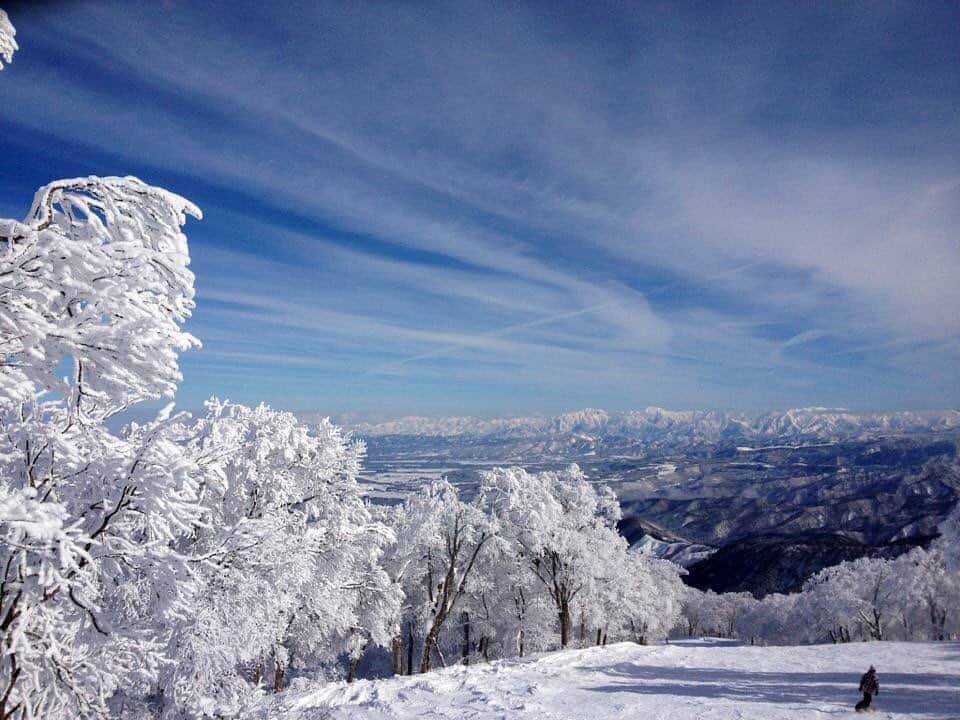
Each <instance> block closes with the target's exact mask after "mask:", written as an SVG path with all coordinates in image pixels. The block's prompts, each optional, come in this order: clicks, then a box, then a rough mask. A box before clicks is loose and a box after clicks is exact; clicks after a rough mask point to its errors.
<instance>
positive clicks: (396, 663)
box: [390, 635, 403, 675]
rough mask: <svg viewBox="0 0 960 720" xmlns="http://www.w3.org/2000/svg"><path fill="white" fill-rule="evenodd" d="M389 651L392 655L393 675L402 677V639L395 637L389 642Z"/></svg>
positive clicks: (398, 636)
mask: <svg viewBox="0 0 960 720" xmlns="http://www.w3.org/2000/svg"><path fill="white" fill-rule="evenodd" d="M390 650H391V651H392V653H393V674H394V675H403V637H402V636H401V635H397V636H395V637H394V638H393V640H392V641H391V642H390Z"/></svg>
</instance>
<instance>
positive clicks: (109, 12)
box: [0, 1, 960, 412]
mask: <svg viewBox="0 0 960 720" xmlns="http://www.w3.org/2000/svg"><path fill="white" fill-rule="evenodd" d="M223 10H224V8H218V7H214V6H207V5H204V6H199V5H198V4H192V3H186V2H176V1H170V2H166V3H159V4H154V5H144V6H137V7H132V6H130V5H129V4H123V3H89V4H85V5H83V6H79V5H78V6H76V7H74V6H69V7H66V6H64V7H59V8H58V9H57V11H56V13H54V12H53V11H52V10H50V9H44V8H42V7H37V8H35V9H33V8H30V9H28V8H23V9H22V11H21V13H22V14H21V17H20V19H19V20H17V19H16V18H15V21H17V24H18V28H19V29H20V35H19V36H18V37H21V38H22V39H23V42H22V43H21V44H22V49H21V53H20V55H19V56H18V58H17V60H18V62H17V66H16V67H15V68H13V69H15V70H16V72H11V73H9V74H7V73H5V76H4V78H3V92H4V97H5V98H7V101H6V102H4V103H3V104H2V106H0V124H3V131H4V133H3V134H4V137H5V138H6V140H5V141H0V142H4V143H6V144H9V146H10V148H11V150H10V152H14V153H15V154H16V157H17V158H18V161H19V162H22V163H24V165H25V167H27V168H28V169H29V170H30V171H31V172H27V173H24V174H23V179H22V180H20V179H19V178H18V179H16V180H11V179H7V180H6V182H4V183H3V184H2V185H0V203H2V207H11V206H12V205H13V204H14V202H15V201H16V198H15V197H14V196H13V194H14V193H16V194H17V195H18V196H20V197H22V198H23V200H22V202H24V203H25V202H26V199H27V198H28V197H29V194H30V192H32V190H33V187H32V185H33V184H37V182H36V180H32V181H31V182H28V181H27V180H28V178H32V177H39V176H40V174H41V171H47V170H48V169H49V167H50V166H51V165H55V163H54V161H53V159H55V158H57V157H58V156H59V157H60V158H62V159H64V160H65V161H68V162H67V164H71V163H72V164H73V165H74V166H75V165H79V166H81V167H87V166H89V167H90V171H91V172H92V171H98V172H99V171H100V168H101V167H103V166H105V165H108V166H110V167H111V171H113V172H125V171H126V168H127V166H133V167H134V168H138V170H137V171H138V172H142V173H144V174H146V175H147V178H146V179H148V180H150V179H151V177H150V175H151V174H152V175H155V176H156V177H157V178H158V180H164V181H167V180H169V181H172V182H173V183H174V184H175V185H176V187H174V188H173V189H175V190H178V191H181V192H188V193H189V191H190V190H196V192H194V193H190V194H191V196H192V197H193V199H195V200H198V201H200V202H201V203H202V204H203V205H204V209H205V211H206V220H205V221H204V223H202V224H199V225H192V226H191V227H190V228H189V232H190V235H191V239H192V243H193V249H194V256H195V268H196V270H197V273H198V287H199V290H200V295H199V299H200V306H199V308H198V311H197V314H196V317H195V320H194V325H195V332H197V334H199V335H200V336H201V337H204V338H206V348H205V350H203V351H201V352H199V353H196V354H195V355H194V356H193V357H188V358H187V359H186V368H187V381H186V383H185V385H184V393H185V396H186V398H187V401H188V402H195V401H196V399H197V398H198V397H199V396H200V394H201V393H202V392H205V391H207V390H209V391H216V392H219V393H221V394H231V393H232V394H234V396H237V399H243V400H251V399H255V398H258V397H261V396H263V397H265V398H266V399H269V400H272V401H273V402H275V403H276V404H279V405H288V406H295V407H298V408H301V409H310V408H313V407H316V406H321V405H324V404H325V403H331V404H333V405H334V406H335V407H332V408H331V410H333V411H345V410H354V409H358V408H359V409H363V408H366V407H369V406H371V405H376V404H377V403H379V404H381V405H382V404H386V405H388V406H390V407H393V408H395V409H396V410H397V411H398V412H429V411H431V410H440V411H448V410H450V409H459V408H462V409H464V411H471V412H475V411H482V410H489V411H501V410H502V411H507V412H515V411H526V410H554V409H560V408H564V407H571V406H572V405H573V404H575V403H579V402H580V401H581V400H585V401H586V402H588V403H589V404H594V405H608V406H612V407H623V406H628V405H645V404H648V403H659V404H665V405H685V406H714V407H715V406H723V407H749V408H757V407H771V406H775V405H783V404H797V403H810V404H826V405H841V404H842V405H846V406H851V407H877V406H911V405H912V406H929V405H931V404H933V403H937V404H942V403H944V402H948V403H953V404H955V403H957V402H960V396H957V397H947V396H945V395H944V392H943V389H944V387H954V388H955V387H960V383H958V382H957V380H960V378H958V376H957V372H958V371H957V369H956V367H957V363H956V362H955V361H956V360H958V359H960V357H958V350H957V338H958V337H960V320H958V317H960V316H958V314H957V313H956V311H955V309H956V308H957V307H960V289H958V288H960V283H958V280H960V249H958V245H957V240H956V237H957V235H956V231H955V228H956V226H957V224H956V221H957V219H958V214H960V213H958V210H960V184H958V180H957V178H958V177H960V165H958V163H957V161H956V158H957V157H960V153H958V152H956V151H957V150H960V130H958V128H957V126H956V123H955V122H954V120H953V119H954V118H955V111H956V109H957V104H958V99H960V86H958V80H957V76H956V73H954V72H951V70H950V66H949V59H950V58H951V57H955V52H956V50H957V47H958V45H957V40H956V38H955V37H953V34H951V33H949V32H947V31H946V29H945V28H946V27H947V26H948V25H949V23H948V22H945V21H946V20H949V18H945V17H938V16H937V15H936V13H935V12H933V11H932V10H925V9H923V8H915V7H914V8H911V7H905V6H889V7H883V8H880V7H876V8H871V9H870V10H869V11H865V10H863V9H862V8H861V9H859V10H855V9H853V8H848V7H842V6H838V7H834V8H825V7H820V8H813V7H811V8H803V7H799V6H794V5H783V6H776V7H774V6H770V7H766V8H754V9H752V10H750V11H747V10H745V9H730V8H727V9H719V8H702V7H701V8H699V9H698V10H697V11H696V12H695V11H694V10H693V9H692V8H686V7H683V6H677V5H674V4H669V5H662V6H660V5H648V6H646V7H644V8H643V9H640V8H637V9H630V8H622V7H602V6H595V7H591V8H590V9H587V10H584V9H582V8H581V9H575V8H561V7H559V6H558V7H557V8H556V9H555V10H554V11H549V12H548V11H547V10H546V9H544V8H541V7H537V6H534V5H530V6H514V7H497V6H491V5H488V4H480V3H478V4H460V5H458V6H456V7H453V6H449V7H444V6H416V7H414V6H396V5H395V6H382V5H377V6H375V5H369V6H359V7H357V6H351V7H349V8H347V7H346V6H338V5H334V4H327V5H323V6H321V7H317V6H315V4H311V3H304V4H294V5H288V6H285V7H284V8H275V7H267V6H262V5H259V4H254V3H250V4H245V3H239V4H236V5H231V8H230V12H224V11H223ZM940 10H943V9H942V8H941V9H940ZM940 10H938V12H939V11H940ZM945 12H948V14H951V15H952V14H953V13H952V11H948V10H945ZM582 13H587V15H588V17H582V16H581V14H582ZM211 28H216V30H215V31H211ZM54 30H56V35H55V37H56V40H55V41H54V40H52V39H51V38H52V37H54V35H53V34H52V33H53V31H54ZM30 133H39V135H38V136H37V137H41V138H43V140H42V142H41V143H40V144H41V145H43V146H44V147H42V148H40V150H42V152H43V154H44V157H45V158H46V159H45V160H44V161H43V162H37V161H35V160H31V157H30V151H31V150H33V149H35V147H36V144H37V143H36V141H33V140H30V139H29V138H28V136H29V134H30ZM17 136H21V137H22V138H24V139H23V140H22V142H21V144H20V145H18V144H17ZM4 148H5V150H6V148H7V145H5V146H4ZM10 152H8V153H7V154H8V156H9V155H10ZM85 163H86V164H85ZM114 167H115V169H113V168H114ZM43 179H46V178H42V179H41V181H42V180H43ZM167 184H170V182H168V183H167ZM181 185H182V187H181ZM21 186H22V187H21ZM197 195H199V197H197ZM231 362H232V363H235V364H236V366H238V367H243V366H244V365H243V364H244V363H246V365H247V366H249V367H251V368H253V367H256V379H249V381H242V382H241V381H240V380H238V379H237V378H238V377H239V378H241V379H242V378H244V377H245V376H244V375H243V373H242V372H241V373H236V372H226V370H225V368H226V367H227V366H228V365H229V364H230V363H231ZM951 368H952V369H951ZM246 377H249V378H252V377H253V376H252V375H248V376H246ZM345 378H350V379H349V380H345ZM337 383H341V384H342V385H343V388H342V389H336V388H334V386H335V385H337ZM365 383H366V385H364V384H365ZM211 386H212V387H211ZM365 387H370V388H372V389H371V390H370V393H371V394H370V395H369V396H368V395H367V393H366V390H365V389H364V388H365ZM374 391H375V392H376V393H379V395H377V396H376V398H377V399H375V398H374V397H373V395H372V393H373V392H374ZM348 392H352V393H353V395H348ZM451 405H455V407H453V408H451V407H450V406H451ZM378 408H379V405H378Z"/></svg>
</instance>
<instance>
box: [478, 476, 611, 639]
mask: <svg viewBox="0 0 960 720" xmlns="http://www.w3.org/2000/svg"><path fill="white" fill-rule="evenodd" d="M480 497H481V501H482V502H483V503H484V504H485V506H486V507H487V508H488V509H489V510H488V511H489V513H490V514H491V515H492V516H493V517H495V518H497V520H498V521H499V523H500V526H501V528H502V532H503V533H505V534H507V535H509V536H510V538H511V540H512V541H513V542H514V543H515V545H516V547H517V550H518V552H519V553H520V554H521V555H522V557H523V559H524V561H525V562H526V563H527V564H528V566H529V567H530V569H531V570H532V571H533V573H534V575H535V576H536V578H537V579H538V580H539V582H540V583H541V584H542V586H543V588H544V589H545V591H546V592H547V594H548V595H549V597H550V599H551V600H552V602H553V604H554V609H555V612H556V617H557V628H558V630H559V634H560V645H561V647H566V646H567V645H568V644H569V642H570V640H571V638H572V632H573V623H574V615H575V612H576V610H578V609H579V610H581V611H582V613H581V614H582V619H583V624H585V623H586V613H587V609H588V607H590V608H591V609H592V608H594V607H595V605H596V604H595V603H593V604H589V603H586V604H580V605H576V603H577V602H579V601H580V600H585V599H586V598H588V597H589V596H590V595H591V594H592V593H593V594H594V597H596V594H597V593H602V592H603V591H602V590H601V589H599V588H598V587H597V584H598V583H601V582H603V581H604V580H605V579H606V578H608V577H609V573H608V567H609V558H610V557H611V556H615V555H616V554H617V553H618V552H622V553H625V552H626V541H625V540H624V539H623V538H622V537H621V536H620V535H619V534H618V533H617V530H616V523H617V520H619V518H620V507H619V504H618V503H617V501H616V497H615V496H614V495H613V493H612V492H611V491H610V489H609V488H607V487H606V486H601V487H597V486H595V485H592V484H591V483H590V482H588V481H587V479H586V477H585V476H584V475H583V473H582V472H581V470H580V468H578V467H577V466H576V465H571V466H570V467H569V468H567V469H565V470H562V471H559V472H552V471H545V472H540V473H528V472H526V471H525V470H523V469H521V468H496V469H494V470H491V471H486V472H484V473H483V475H482V477H481V485H480ZM605 563H606V565H605Z"/></svg>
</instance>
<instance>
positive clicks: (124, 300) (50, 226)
mask: <svg viewBox="0 0 960 720" xmlns="http://www.w3.org/2000/svg"><path fill="white" fill-rule="evenodd" d="M188 214H189V215H193V216H194V217H197V218H199V217H200V211H199V210H198V209H197V208H196V207H195V206H194V205H192V204H191V203H189V202H188V201H186V200H184V199H183V198H181V197H180V196H178V195H174V194H173V193H169V192H167V191H165V190H162V189H160V188H155V187H151V186H149V185H146V184H145V183H143V182H142V181H140V180H138V179H136V178H130V177H128V178H116V177H108V178H95V177H89V178H76V179H72V180H60V181H58V182H54V183H50V184H49V185H46V186H45V187H43V188H41V189H40V190H39V191H37V194H36V196H35V197H34V201H33V205H32V207H31V208H30V212H29V213H28V215H27V217H26V219H25V220H24V221H23V222H17V221H13V220H0V279H2V285H0V343H2V345H0V347H2V348H3V355H4V358H5V362H4V363H3V365H2V366H0V397H2V398H3V399H4V400H6V401H11V400H13V401H23V400H26V399H28V398H29V397H30V396H31V393H33V392H35V391H36V390H41V389H42V390H54V391H57V392H58V393H60V394H62V395H63V397H64V398H66V399H67V401H68V402H67V405H68V407H69V408H70V412H71V413H72V415H73V416H74V418H75V419H77V420H80V421H83V422H96V421H98V420H101V419H103V418H104V417H107V416H109V415H111V414H114V413H116V412H118V411H119V410H122V409H124V408H125V407H128V406H129V405H131V404H133V403H136V402H139V401H141V400H143V399H146V398H153V397H160V396H168V397H172V395H173V393H174V390H175V389H176V386H177V383H178V382H179V380H180V371H179V367H178V362H177V360H178V354H179V352H180V351H183V350H186V349H187V348H189V347H191V346H193V345H197V344H199V343H198V342H197V341H196V339H194V338H193V337H192V336H191V335H189V334H188V333H186V332H184V331H183V330H182V329H181V324H182V323H183V322H184V321H185V320H186V319H187V318H188V317H189V316H190V313H191V311H192V309H193V306H194V303H193V296H194V291H193V273H191V272H190V270H189V268H188V265H189V262H190V257H189V254H188V252H187V242H186V237H185V236H184V235H183V233H182V232H181V230H180V226H181V225H182V224H183V223H184V221H185V216H186V215H188ZM65 362H69V363H70V364H71V365H72V371H71V372H70V375H69V377H67V378H64V377H60V376H59V375H60V373H62V372H63V369H62V366H63V364H64V363H65Z"/></svg>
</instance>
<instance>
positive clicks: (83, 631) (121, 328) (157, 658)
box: [0, 178, 201, 718]
mask: <svg viewBox="0 0 960 720" xmlns="http://www.w3.org/2000/svg"><path fill="white" fill-rule="evenodd" d="M185 212H190V213H191V214H196V215H199V211H197V210H196V208H194V207H193V206H192V205H190V204H189V203H187V202H186V201H185V200H183V199H182V198H179V197H178V196H176V195H172V194H170V193H167V192H165V191H163V190H159V189H157V188H152V187H150V186H148V185H145V184H144V183H142V182H141V181H139V180H137V179H135V178H85V179H81V180H65V181H60V182H56V183H52V184H50V185H47V186H46V187H44V188H41V189H40V191H39V192H38V193H37V195H36V198H35V201H34V205H33V207H32V209H31V211H30V213H29V214H28V216H27V219H26V220H24V221H23V222H17V221H13V220H0V345H2V347H3V348H4V350H3V353H4V354H3V362H2V367H0V424H2V430H3V432H2V433H0V478H2V489H0V538H2V540H3V544H2V548H0V563H2V568H3V570H2V572H3V576H2V579H0V643H2V649H3V652H2V655H0V716H3V717H12V718H21V717H22V718H40V717H43V718H58V717H101V716H103V715H105V714H106V712H107V710H106V706H107V703H108V701H109V700H110V698H111V696H112V695H114V694H115V693H116V691H117V690H118V689H121V688H122V689H123V690H124V691H125V692H133V693H136V692H146V691H147V690H148V689H149V687H150V684H151V683H152V682H153V681H154V679H155V678H156V674H157V670H158V668H159V666H160V664H161V663H162V661H163V659H164V649H165V643H166V640H165V638H166V637H167V636H169V633H170V630H171V628H172V627H174V625H175V622H176V621H177V619H178V618H180V617H182V616H183V615H184V614H185V613H186V612H187V611H188V610H187V608H188V607H189V603H190V600H191V599H192V590H193V583H192V581H191V572H190V568H189V563H188V562H187V559H186V558H185V557H184V556H183V555H182V554H181V553H179V552H178V551H177V550H176V544H177V542H178V541H179V540H180V539H182V538H183V537H185V536H186V535H188V534H190V533H191V532H192V530H193V527H194V526H195V524H196V523H197V521H198V520H199V506H198V504H197V493H198V489H199V483H200V479H201V478H200V471H199V468H198V466H197V465H196V463H194V462H193V461H192V460H191V459H190V457H189V456H188V455H186V454H185V453H184V452H183V448H182V447H181V446H180V445H179V444H178V442H177V437H176V426H177V422H178V420H179V419H178V418H176V417H170V413H169V411H164V412H161V413H160V415H158V417H157V419H156V420H155V421H152V422H150V423H147V424H144V425H131V426H129V427H128V428H127V429H126V430H125V431H124V432H122V433H119V434H117V433H113V432H110V431H109V430H108V429H106V427H104V425H103V424H102V420H103V419H104V418H106V417H107V416H109V415H111V414H113V413H116V412H117V411H118V410H120V409H122V408H124V407H127V406H129V405H130V404H131V403H133V402H136V401H138V400H141V399H143V398H146V397H151V396H157V395H160V394H169V393H171V392H172V389H173V387H174V386H175V382H176V379H177V378H178V377H179V372H178V370H177V364H176V363H177V351H178V350H179V349H182V348H184V347H187V346H188V345H189V344H191V340H190V338H189V336H188V335H185V334H184V333H183V332H182V331H181V330H180V324H181V323H182V322H183V320H185V319H186V317H187V316H188V315H189V311H190V308H191V307H192V297H193V278H192V275H191V274H190V273H189V271H188V270H187V269H186V266H187V262H188V256H187V252H186V244H185V239H184V237H183V235H182V234H181V232H180V226H181V224H182V223H183V222H184V219H185V218H184V213H185ZM64 362H70V363H72V365H73V372H72V377H71V378H70V379H67V380H63V381H59V380H57V378H56V377H55V375H56V371H57V370H58V368H59V367H60V365H61V363H64ZM51 391H53V392H52V393H51Z"/></svg>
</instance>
